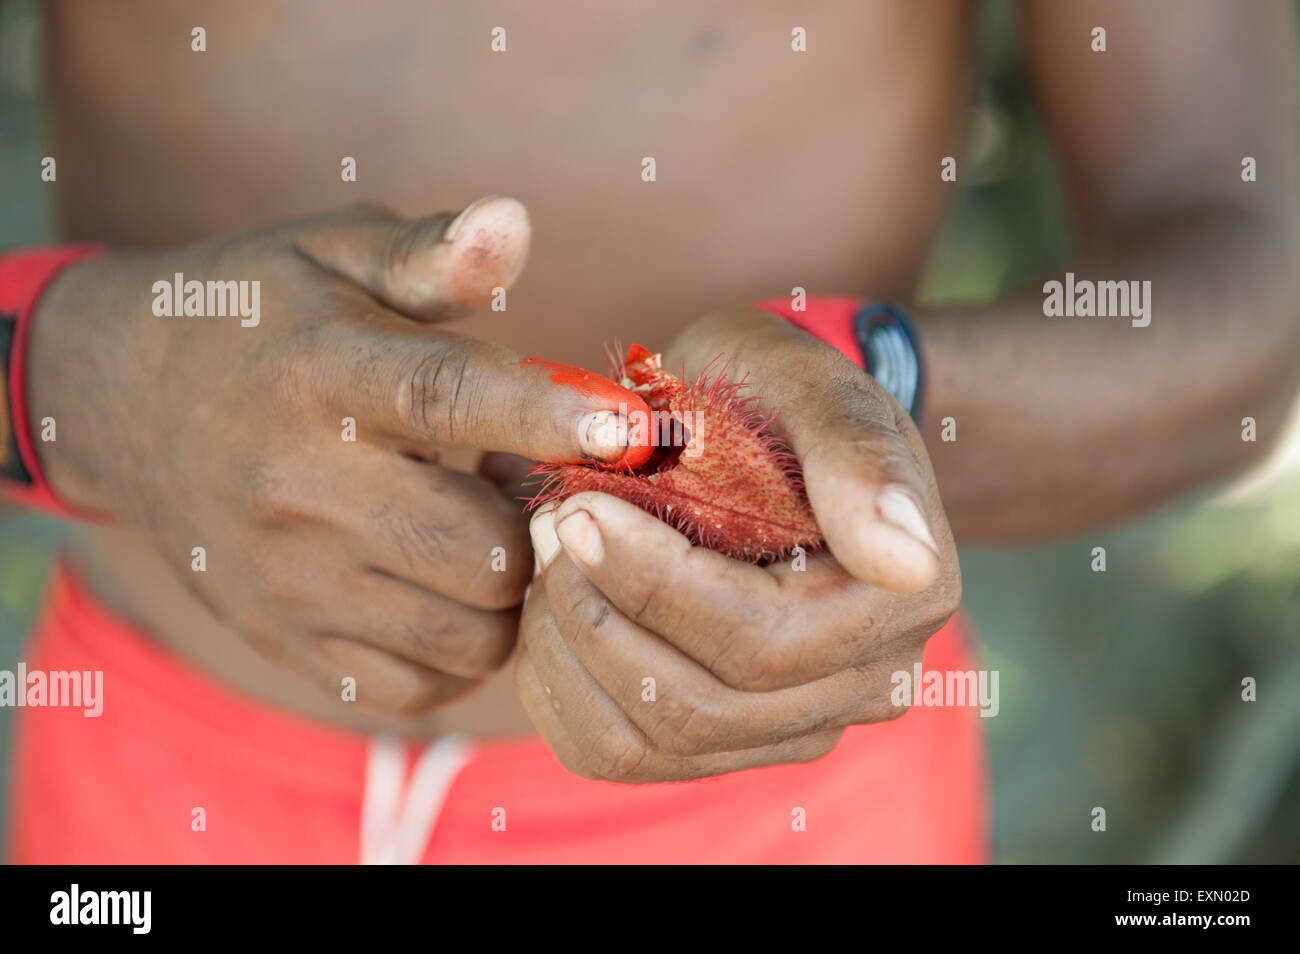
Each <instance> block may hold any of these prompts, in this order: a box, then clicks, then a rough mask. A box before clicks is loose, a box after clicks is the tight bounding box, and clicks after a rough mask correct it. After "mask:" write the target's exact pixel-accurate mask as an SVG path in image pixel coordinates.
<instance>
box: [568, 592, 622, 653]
mask: <svg viewBox="0 0 1300 954" xmlns="http://www.w3.org/2000/svg"><path fill="white" fill-rule="evenodd" d="M612 618H613V609H612V608H611V606H610V605H609V600H607V599H606V598H605V597H604V595H603V594H601V593H600V592H599V591H590V590H584V591H582V592H581V593H579V594H578V596H577V598H576V599H575V600H573V601H572V602H571V603H570V604H569V608H568V610H567V611H566V612H565V613H564V614H563V615H562V616H561V617H560V619H559V620H558V622H560V623H561V624H562V625H561V629H562V631H563V632H564V633H566V634H567V635H568V637H569V640H570V642H573V643H582V642H585V641H587V640H588V639H590V638H592V637H593V636H595V635H596V634H598V633H599V632H600V631H601V629H602V628H603V627H606V626H608V625H609V624H610V622H611V620H612Z"/></svg>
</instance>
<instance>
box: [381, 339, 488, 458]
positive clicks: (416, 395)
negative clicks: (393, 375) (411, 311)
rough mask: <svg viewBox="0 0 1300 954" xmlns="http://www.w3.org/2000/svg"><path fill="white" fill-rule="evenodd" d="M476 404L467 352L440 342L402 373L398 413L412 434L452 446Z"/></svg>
mask: <svg viewBox="0 0 1300 954" xmlns="http://www.w3.org/2000/svg"><path fill="white" fill-rule="evenodd" d="M475 401H476V398H475V395H474V389H473V387H472V382H471V381H470V361H469V352H468V351H466V350H465V349H464V348H460V347H457V346H456V345H454V344H452V343H449V342H439V343H437V344H436V345H435V346H433V347H432V348H430V349H428V350H426V351H425V353H424V354H422V355H421V356H420V357H419V359H418V360H416V361H415V362H414V363H413V364H412V365H411V366H410V367H409V368H408V369H407V370H406V371H405V372H404V373H403V375H402V378H401V381H400V383H399V385H398V394H397V413H398V416H399V419H400V420H402V421H404V422H405V423H406V425H407V426H408V427H409V428H410V430H411V432H412V433H414V434H418V435H420V436H422V437H424V438H426V439H428V440H434V441H439V442H443V443H448V444H454V443H456V436H457V434H458V433H459V432H463V431H464V429H465V424H466V422H467V421H470V420H472V416H473V411H474V403H475Z"/></svg>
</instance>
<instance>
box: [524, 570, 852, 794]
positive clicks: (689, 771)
mask: <svg viewBox="0 0 1300 954" xmlns="http://www.w3.org/2000/svg"><path fill="white" fill-rule="evenodd" d="M524 614H525V623H524V626H523V627H521V631H522V632H525V633H527V634H529V635H530V637H531V635H532V634H537V633H539V632H540V631H542V630H545V629H547V628H548V627H550V633H551V636H550V640H549V642H550V644H551V646H552V649H550V650H546V649H541V648H539V647H538V646H537V645H536V643H535V641H532V640H531V639H530V638H526V639H525V645H524V647H523V648H522V649H521V651H520V652H519V654H518V661H517V663H516V668H515V682H516V687H517V688H518V691H519V698H520V701H521V702H522V703H523V706H524V709H525V711H527V713H528V715H529V718H530V719H531V720H532V722H533V725H534V726H535V727H536V728H537V730H538V732H539V733H540V734H541V735H542V737H543V739H545V740H546V742H547V744H548V745H549V746H550V748H551V750H552V751H553V752H554V753H555V754H556V756H557V757H558V758H559V759H560V761H561V762H562V763H563V764H564V765H565V767H566V768H568V769H569V770H570V771H571V772H574V773H575V774H578V775H581V776H583V777H585V778H594V779H606V780H609V781H617V782H628V783H646V782H661V781H685V780H688V779H695V778H705V777H710V776H716V775H724V774H726V773H728V772H736V771H741V770H743V769H748V768H758V767H762V766H767V765H778V764H789V763H797V762H809V761H813V760H814V759H818V758H821V757H822V756H823V755H826V754H827V753H828V752H830V751H831V750H832V749H833V748H834V747H835V744H836V742H837V741H838V740H839V737H840V734H841V730H839V729H831V730H826V731H824V732H818V733H813V734H811V735H807V736H803V737H800V738H795V739H786V740H783V741H782V742H780V743H778V744H776V745H772V746H764V747H761V748H758V749H754V750H747V751H737V752H720V753H711V754H708V755H703V756H695V757H685V756H677V755H672V754H669V753H666V752H663V751H661V750H659V749H658V748H656V747H655V746H654V744H653V743H652V742H651V741H650V740H649V739H648V738H647V737H646V736H645V734H644V733H642V732H641V731H640V730H639V729H638V728H637V727H636V726H635V725H634V724H632V723H631V722H630V721H629V720H628V719H627V717H626V716H625V715H624V714H623V713H622V711H621V710H620V709H619V707H618V706H617V705H616V704H615V703H614V702H613V700H611V699H610V698H609V697H608V696H607V695H606V694H605V693H604V692H603V691H602V689H601V688H600V686H599V685H598V684H596V683H595V681H594V680H593V679H592V677H591V675H590V674H589V673H587V672H586V670H585V669H584V668H583V666H582V664H581V663H580V662H578V660H577V659H576V657H574V656H573V655H572V654H571V653H567V654H566V652H565V651H564V647H563V645H562V641H561V642H560V643H556V642H555V640H556V636H555V634H554V627H553V624H551V623H550V622H549V617H550V613H549V610H548V608H547V605H546V601H545V596H544V594H541V593H538V595H537V596H532V597H530V598H529V600H528V603H527V604H526V605H525V609H524Z"/></svg>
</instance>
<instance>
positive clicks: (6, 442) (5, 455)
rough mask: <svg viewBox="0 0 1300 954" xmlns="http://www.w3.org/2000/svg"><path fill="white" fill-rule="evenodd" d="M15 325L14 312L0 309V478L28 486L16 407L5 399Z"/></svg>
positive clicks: (30, 478) (16, 319)
mask: <svg viewBox="0 0 1300 954" xmlns="http://www.w3.org/2000/svg"><path fill="white" fill-rule="evenodd" d="M17 324H18V316H17V315H10V314H5V313H3V312H0V481H7V482H9V483H12V484H16V485H18V486H21V487H28V486H31V483H32V475H31V474H29V473H28V472H27V466H26V465H25V464H24V463H23V455H22V452H21V451H20V450H19V449H18V433H17V426H16V423H17V422H16V421H15V419H14V415H15V414H17V413H18V410H17V409H16V408H14V407H12V406H11V404H10V400H9V368H10V356H11V354H12V352H13V348H14V331H15V329H16V327H17Z"/></svg>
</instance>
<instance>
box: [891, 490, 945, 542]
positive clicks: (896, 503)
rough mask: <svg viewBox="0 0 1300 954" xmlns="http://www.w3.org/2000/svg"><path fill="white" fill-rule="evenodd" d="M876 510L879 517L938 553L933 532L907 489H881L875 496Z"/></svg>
mask: <svg viewBox="0 0 1300 954" xmlns="http://www.w3.org/2000/svg"><path fill="white" fill-rule="evenodd" d="M876 512H877V513H879V514H880V516H881V519H883V520H884V521H886V522H887V523H892V524H893V525H894V526H896V527H898V529H900V530H902V531H903V532H904V533H906V534H907V535H908V536H911V537H915V538H916V539H917V540H920V541H921V542H922V543H924V544H925V545H926V546H927V547H929V548H930V549H931V550H933V551H934V552H935V555H936V556H937V555H938V553H939V545H938V544H937V543H935V542H934V534H932V533H931V532H930V527H929V525H928V524H927V523H926V522H925V517H923V516H921V508H919V507H918V506H917V505H916V501H914V500H913V499H912V495H911V494H909V493H907V491H905V490H886V491H883V492H882V493H881V494H880V495H879V496H877V497H876Z"/></svg>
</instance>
